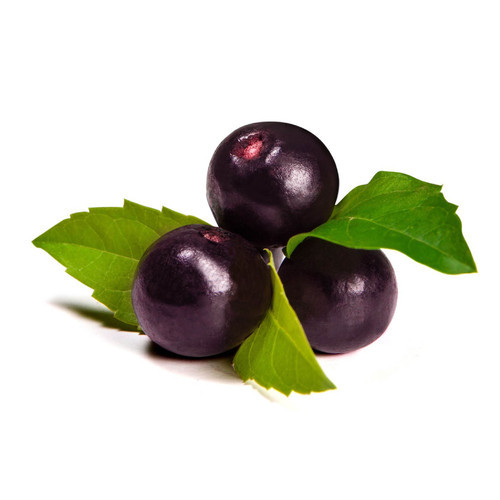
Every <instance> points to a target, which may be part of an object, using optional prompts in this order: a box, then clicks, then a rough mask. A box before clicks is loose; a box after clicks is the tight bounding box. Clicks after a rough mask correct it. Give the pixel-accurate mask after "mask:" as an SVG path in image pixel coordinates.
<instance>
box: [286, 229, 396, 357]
mask: <svg viewBox="0 0 500 500" xmlns="http://www.w3.org/2000/svg"><path fill="white" fill-rule="evenodd" d="M279 275H280V278H281V280H282V281H283V286H284V287H285V292H286V295H287V297H288V299H289V301H290V304H291V305H292V307H293V308H294V309H295V312H296V313H297V316H298V317H299V319H300V322H301V323H302V326H303V327H304V331H305V333H306V335H307V338H308V339H309V342H310V344H311V346H312V347H313V349H316V350H317V351H320V352H326V353H346V352H349V351H354V350H355V349H359V348H361V347H364V346H366V345H368V344H370V343H372V342H373V341H374V340H376V339H378V338H379V337H380V336H381V335H382V333H384V331H385V330H386V329H387V327H388V326H389V323H390V322H391V319H392V316H393V315H394V311H395V308H396V302H397V296H398V290H397V283H396V276H395V274H394V270H393V268H392V266H391V263H390V262H389V260H388V259H387V257H386V256H385V255H384V254H383V253H382V252H381V251H380V250H356V249H352V248H346V247H342V246H340V245H334V244H333V243H329V242H326V241H324V240H320V239H318V238H308V239H306V240H305V241H304V242H303V243H301V244H300V245H299V246H298V247H297V249H296V250H295V251H294V252H293V254H292V256H291V258H290V259H285V260H284V261H283V264H282V265H281V267H280V269H279Z"/></svg>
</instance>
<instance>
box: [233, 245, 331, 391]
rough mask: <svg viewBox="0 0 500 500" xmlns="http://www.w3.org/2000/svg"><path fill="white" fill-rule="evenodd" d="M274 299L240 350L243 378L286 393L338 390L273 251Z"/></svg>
mask: <svg viewBox="0 0 500 500" xmlns="http://www.w3.org/2000/svg"><path fill="white" fill-rule="evenodd" d="M268 253H269V258H270V268H271V276H272V282H273V299H272V304H271V307H270V309H269V310H268V312H267V314H266V316H265V318H264V320H263V321H262V323H261V324H260V325H259V326H258V327H257V329H256V330H255V331H254V332H253V333H252V335H250V337H248V338H247V339H246V340H245V341H244V342H243V344H242V345H241V346H240V348H239V349H238V352H237V353H236V356H235V357H234V361H233V365H234V369H235V370H236V372H237V373H238V375H239V376H240V377H241V378H242V379H243V381H247V380H250V379H252V380H255V381H256V382H257V383H258V384H259V385H261V386H263V387H265V388H266V389H270V388H274V389H276V390H277V391H280V392H282V393H283V394H285V395H287V396H288V395H289V394H290V393H291V392H292V391H295V392H298V393H301V394H309V393H311V392H322V391H327V390H329V389H335V385H334V384H333V383H332V382H331V381H330V380H329V379H328V377H327V376H326V375H325V374H324V372H323V370H322V369H321V367H320V366H319V364H318V362H317V360H316V357H315V356H314V353H313V351H312V349H311V346H310V345H309V342H308V340H307V337H306V335H305V333H304V330H303V328H302V325H301V324H300V321H299V319H298V318H297V315H296V314H295V311H294V310H293V309H292V307H291V306H290V303H289V302H288V299H287V298H286V295H285V290H284V289H283V285H282V283H281V280H280V278H279V276H278V273H277V272H276V269H275V267H274V263H273V259H272V255H271V252H269V251H268Z"/></svg>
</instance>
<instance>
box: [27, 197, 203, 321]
mask: <svg viewBox="0 0 500 500" xmlns="http://www.w3.org/2000/svg"><path fill="white" fill-rule="evenodd" d="M187 224H206V222H203V221H202V220H200V219H198V218H196V217H192V216H186V215H182V214H180V213H178V212H174V211H173V210H169V209H167V208H163V209H162V210H161V211H160V210H155V209H153V208H148V207H144V206H142V205H138V204H137V203H132V202H130V201H127V200H125V202H124V204H123V207H106V208H104V207H103V208H90V209H89V211H88V212H79V213H75V214H72V215H71V216H70V218H69V219H65V220H63V221H62V222H60V223H59V224H56V225H55V226H54V227H52V228H51V229H49V230H48V231H46V232H45V233H43V234H42V235H40V236H39V237H38V238H36V239H35V240H34V241H33V244H34V245H35V246H36V247H39V248H42V249H43V250H45V251H46V252H48V253H49V254H50V255H52V257H54V258H55V259H56V260H57V261H58V262H60V263H61V264H62V265H63V266H65V267H66V268H67V269H66V271H67V272H68V273H69V274H70V275H71V276H73V277H74V278H76V279H77V280H79V281H81V282H82V283H84V284H85V285H87V286H89V287H91V288H93V289H94V293H93V294H92V296H93V297H94V298H95V299H97V300H98V301H99V302H102V303H103V304H104V305H105V306H107V307H109V309H111V310H112V311H113V312H114V313H115V317H116V318H117V319H119V320H121V321H123V322H125V323H128V324H131V325H137V319H136V317H135V314H134V310H133V308H132V298H131V293H130V291H131V289H132V282H133V278H134V274H135V270H136V267H137V264H138V263H139V260H140V258H141V257H142V255H143V254H144V252H145V251H146V249H147V248H148V247H149V246H150V245H151V244H152V243H153V242H154V241H156V240H157V239H158V238H159V237H160V236H161V235H163V234H165V233H167V232H169V231H172V230H173V229H176V228H178V227H181V226H185V225H187Z"/></svg>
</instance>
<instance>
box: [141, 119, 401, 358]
mask: <svg viewBox="0 0 500 500" xmlns="http://www.w3.org/2000/svg"><path fill="white" fill-rule="evenodd" d="M338 185H339V179H338V173H337V168H336V165H335V162H334V160H333V158H332V156H331V154H330V152H329V151H328V149H327V148H326V146H325V145H324V144H323V143H322V142H321V141H320V140H319V139H318V138H317V137H316V136H314V135H313V134H311V133H310V132H308V131H307V130H304V129H303V128H300V127H297V126H295V125H290V124H287V123H278V122H263V123H254V124H251V125H246V126H244V127H241V128H239V129H237V130H235V131H234V132H233V133H232V134H230V135H229V136H228V137H226V138H225V139H224V140H223V141H222V143H221V144H220V145H219V146H218V148H217V149H216V151H215V153H214V155H213V157H212V160H211V162H210V166H209V169H208V176H207V198H208V202H209V205H210V208H211V210H212V212H213V214H214V217H215V219H216V221H217V223H218V225H219V226H220V227H212V226H206V225H201V224H192V225H187V226H183V227H180V228H178V229H175V230H173V231H171V232H169V233H167V234H165V235H164V236H162V237H161V238H160V239H159V240H158V241H156V242H155V243H154V244H153V245H151V247H150V248H149V249H148V250H147V251H146V252H145V254H144V256H143V257H142V259H141V261H140V263H139V266H138V268H137V271H136V275H135V279H134V283H133V287H132V304H133V307H134V312H135V314H136V316H137V320H138V322H139V325H140V326H141V328H142V329H143V331H144V332H145V333H146V334H147V335H148V336H149V337H150V338H151V340H153V341H154V342H155V343H157V344H159V345H160V346H162V347H163V348H165V349H167V350H169V351H171V352H174V353H176V354H180V355H183V356H190V357H203V356H212V355H216V354H220V353H223V352H225V351H228V350H230V349H232V348H234V347H236V346H238V345H239V344H241V343H242V342H243V340H245V338H246V337H248V336H249V335H250V334H251V333H252V331H253V330H254V329H255V328H256V327H257V326H258V325H259V323H260V322H261V321H262V319H263V318H264V316H265V314H266V312H267V310H268V308H269V306H270V302H271V297H272V286H271V276H270V270H269V267H268V265H267V262H266V253H265V252H263V249H264V248H269V249H272V250H274V251H276V250H277V249H279V248H280V247H283V246H284V245H285V244H286V243H287V241H288V239H289V238H290V237H292V236H294V235H296V234H298V233H303V232H307V231H310V230H312V229H314V228H315V227H317V226H318V225H320V224H322V223H324V222H325V221H326V220H328V218H329V217H330V215H331V213H332V211H333V208H334V206H335V202H336V199H337V194H338ZM279 276H280V278H281V280H282V282H283V285H284V288H285V291H286V294H287V297H288V299H289V301H290V304H291V305H292V307H293V308H294V310H295V312H296V313H297V316H298V318H299V319H300V321H301V323H302V326H303V327H304V330H305V333H306V335H307V337H308V340H309V342H310V344H311V346H312V347H313V348H314V349H315V350H317V351H320V352H326V353H345V352H349V351H352V350H355V349H359V348H361V347H363V346H366V345H368V344H369V343H371V342H373V341H374V340H376V339H377V338H378V337H379V336H380V335H381V334H382V333H383V332H384V331H385V330H386V328H387V326H388V325H389V323H390V321H391V319H392V316H393V313H394V309H395V306H396V299H397V286H396V279H395V276H394V271H393V269H392V266H391V264H390V263H389V261H388V259H387V257H386V256H385V255H384V254H383V253H382V252H381V251H380V250H356V249H351V248H346V247H342V246H339V245H334V244H332V243H329V242H326V241H323V240H320V239H317V238H309V239H307V240H305V241H304V243H302V244H301V245H299V247H298V248H297V249H296V251H294V252H293V254H292V255H291V256H290V258H286V259H284V261H283V262H282V263H281V266H280V268H279Z"/></svg>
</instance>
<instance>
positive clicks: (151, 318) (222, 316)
mask: <svg viewBox="0 0 500 500" xmlns="http://www.w3.org/2000/svg"><path fill="white" fill-rule="evenodd" d="M271 288H272V285H271V276H270V272H269V268H268V266H267V264H266V263H265V261H264V259H263V257H262V255H261V253H260V251H259V250H258V249H257V248H256V247H254V246H253V245H251V244H250V243H248V242H247V241H245V240H244V239H243V238H242V237H241V236H238V235H236V234H234V233H230V232H228V231H225V230H222V229H219V228H215V227H211V226H205V225H199V224H193V225H188V226H184V227H180V228H178V229H175V230H174V231H171V232H169V233H167V234H165V235H164V236H162V237H161V238H160V239H159V240H158V241H156V242H155V243H154V244H153V245H152V246H151V247H150V248H149V249H148V250H147V251H146V253H145V254H144V256H143V257H142V259H141V261H140V263H139V266H138V269H137V272H136V276H135V279H134V283H133V287H132V303H133V307H134V311H135V314H136V316H137V319H138V322H139V325H140V326H141V328H142V329H143V331H144V333H145V334H146V335H148V336H149V338H150V339H151V340H152V341H153V342H155V343H156V344H158V345H160V346H161V347H163V348H164V349H167V350H168V351H171V352H173V353H176V354H180V355H182V356H190V357H204V356H212V355H216V354H220V353H223V352H225V351H228V350H229V349H232V348H233V347H236V346H237V345H239V344H240V343H241V342H243V340H245V338H246V337H247V336H248V335H250V333H252V331H253V330H254V329H255V327H256V326H257V325H258V324H259V323H260V321H261V320H262V319H263V317H264V315H265V314H266V311H267V309H268V307H269V305H270V302H271Z"/></svg>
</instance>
